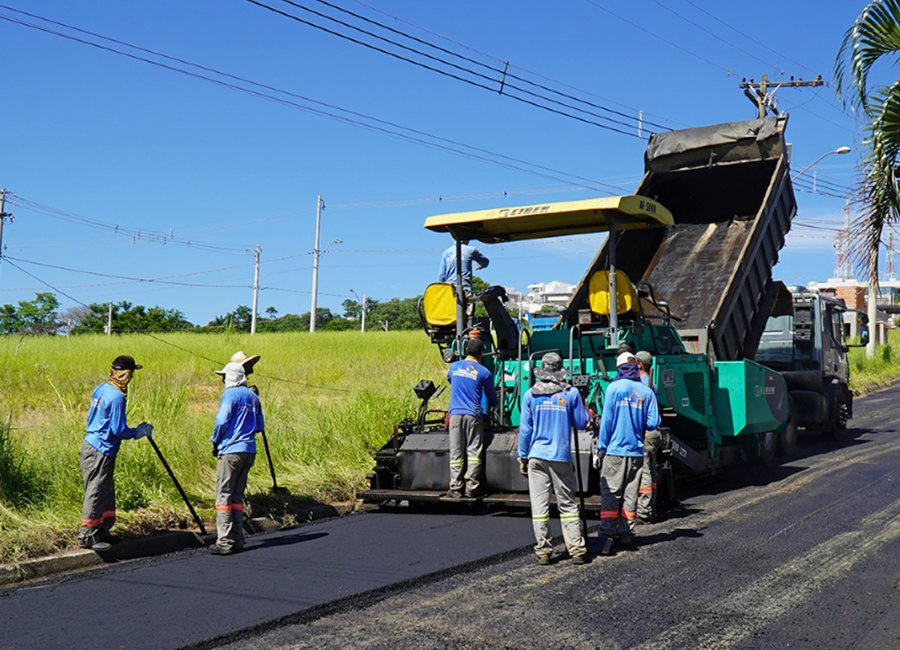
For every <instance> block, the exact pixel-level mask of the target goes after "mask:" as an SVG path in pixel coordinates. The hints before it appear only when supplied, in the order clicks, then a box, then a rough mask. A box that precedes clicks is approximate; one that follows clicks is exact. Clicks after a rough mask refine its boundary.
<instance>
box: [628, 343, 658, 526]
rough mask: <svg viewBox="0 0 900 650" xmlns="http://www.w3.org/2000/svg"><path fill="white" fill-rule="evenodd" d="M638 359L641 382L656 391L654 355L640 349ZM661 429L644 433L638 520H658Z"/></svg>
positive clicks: (636, 355) (636, 357) (648, 521)
mask: <svg viewBox="0 0 900 650" xmlns="http://www.w3.org/2000/svg"><path fill="white" fill-rule="evenodd" d="M634 356H635V359H637V366H638V371H639V372H640V374H641V383H642V384H644V385H645V386H649V387H650V388H652V389H653V392H654V393H655V392H656V386H654V385H653V378H652V377H651V375H650V370H651V368H652V367H653V355H652V354H650V353H649V352H647V351H646V350H639V351H638V352H637V354H635V355H634ZM659 443H660V433H659V429H651V430H650V431H647V433H645V434H644V464H643V466H642V467H641V487H640V489H639V490H638V503H637V517H638V521H642V522H647V523H650V522H652V521H655V520H656V481H657V468H656V452H657V451H658V450H659Z"/></svg>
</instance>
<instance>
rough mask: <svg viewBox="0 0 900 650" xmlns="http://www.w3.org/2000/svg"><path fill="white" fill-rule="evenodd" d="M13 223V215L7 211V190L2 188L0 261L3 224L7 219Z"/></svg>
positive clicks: (0, 199)
mask: <svg viewBox="0 0 900 650" xmlns="http://www.w3.org/2000/svg"><path fill="white" fill-rule="evenodd" d="M7 217H9V220H10V221H12V220H13V219H12V213H11V212H7V211H6V190H4V189H2V188H0V260H2V259H3V222H4V221H6V218H7Z"/></svg>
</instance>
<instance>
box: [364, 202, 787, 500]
mask: <svg viewBox="0 0 900 650" xmlns="http://www.w3.org/2000/svg"><path fill="white" fill-rule="evenodd" d="M674 224H675V221H674V219H673V216H672V214H671V213H670V212H669V210H668V209H666V208H665V207H664V206H663V205H662V204H660V203H659V202H657V201H655V200H652V199H650V198H647V197H645V196H640V195H633V196H620V197H607V198H598V199H588V200H582V201H571V202H563V203H547V204H539V205H529V206H518V207H511V208H498V209H490V210H481V211H475V212H465V213H457V214H448V215H438V216H433V217H429V218H428V219H427V220H426V222H425V227H426V228H428V229H430V230H432V231H435V232H445V233H449V234H451V235H452V236H453V238H454V239H455V240H456V241H457V243H458V245H459V242H461V241H463V240H477V241H480V242H483V243H485V244H493V243H500V242H510V241H521V240H527V239H537V238H546V237H560V236H568V235H579V234H593V233H599V232H607V233H609V236H608V241H607V246H606V247H605V250H606V257H605V264H604V265H603V266H604V268H602V269H595V270H592V272H591V273H590V274H589V276H587V277H586V280H585V287H584V292H583V297H584V300H583V308H581V309H578V310H576V311H575V312H574V313H575V318H574V319H573V321H572V322H568V321H567V320H566V319H564V318H562V319H561V320H560V323H559V325H558V326H557V327H556V328H554V329H552V330H548V331H539V332H529V331H528V330H527V329H524V328H522V327H521V323H520V322H517V321H516V320H515V319H513V318H512V317H511V316H510V314H509V313H508V312H507V310H506V309H505V307H504V305H503V298H504V297H505V293H504V292H503V290H502V288H500V287H491V288H490V289H488V290H487V291H485V292H483V293H482V294H481V295H480V296H478V299H480V300H481V301H482V302H483V303H484V305H485V307H486V309H487V313H488V314H489V317H488V318H487V319H482V320H480V321H479V320H475V321H474V322H470V321H469V320H468V319H467V317H466V316H465V314H466V304H465V301H466V296H465V294H464V293H463V291H462V288H461V287H460V286H457V287H453V286H452V285H447V284H440V283H438V284H436V285H431V286H429V288H428V289H426V291H425V294H424V296H423V301H422V317H423V325H424V326H425V329H426V331H427V332H428V333H429V336H430V337H431V339H432V341H434V342H435V343H436V344H437V345H438V346H439V347H440V348H441V350H442V353H443V356H444V360H445V361H448V362H449V361H452V360H453V359H454V358H457V357H458V355H459V352H460V350H463V349H464V347H463V346H464V343H465V341H466V340H467V339H468V338H469V337H472V336H480V337H481V338H482V340H483V341H484V342H485V350H486V354H485V356H484V360H483V363H484V365H485V366H486V367H487V368H488V369H489V370H490V371H491V373H492V375H493V378H494V386H495V388H496V391H497V394H498V396H499V398H500V404H499V406H498V407H496V408H495V409H493V410H492V412H491V413H490V414H489V416H488V417H487V419H486V421H487V425H486V427H485V458H484V459H483V467H484V477H485V485H486V489H487V495H486V496H485V497H483V498H482V499H481V500H480V501H483V502H484V503H485V504H503V505H506V506H510V505H520V506H525V505H527V504H528V497H527V492H528V485H527V481H526V479H525V478H524V477H523V476H521V475H520V474H519V471H518V462H517V442H518V424H519V414H520V411H519V409H520V404H521V401H522V397H523V395H524V393H525V391H527V390H528V388H529V387H530V386H531V385H532V384H533V383H534V369H535V367H537V366H538V365H539V364H540V359H541V357H542V356H543V355H544V354H545V353H547V352H551V351H553V352H557V353H559V354H560V355H561V356H562V357H563V359H564V363H565V366H566V368H567V369H568V370H569V372H570V374H571V375H572V381H573V384H574V385H575V386H576V387H577V388H578V389H579V390H580V391H581V393H582V395H583V396H584V398H585V401H586V403H587V405H588V406H589V408H591V409H593V410H594V412H595V413H597V414H602V405H603V399H604V395H605V391H606V387H607V386H608V385H609V383H610V382H611V381H613V379H614V376H615V358H616V356H617V354H618V348H619V346H620V344H622V343H626V344H628V345H630V346H631V347H632V349H633V350H647V351H649V352H651V353H652V354H653V356H654V363H653V367H652V377H653V382H654V384H655V386H656V387H657V390H658V395H659V401H660V407H661V410H662V412H663V415H664V424H665V430H664V442H665V445H664V447H665V453H666V454H668V455H670V456H671V458H672V459H674V460H677V461H679V462H680V464H681V465H683V466H684V467H685V468H688V469H689V470H690V471H705V470H708V469H711V468H715V467H718V466H721V465H723V464H726V463H727V462H730V461H732V460H737V459H742V458H743V459H746V458H761V459H766V458H769V457H770V456H772V455H774V450H775V440H776V439H777V433H778V432H779V431H780V430H782V429H784V428H785V427H786V426H788V424H789V421H790V413H789V399H788V395H787V390H786V388H785V382H784V378H783V377H782V376H781V375H780V374H779V373H777V372H775V371H772V370H770V369H768V368H765V367H763V366H760V365H759V364H756V363H755V362H753V361H750V360H747V359H741V360H733V361H732V360H727V361H716V360H714V359H713V357H711V356H710V355H709V354H707V353H706V352H689V351H688V350H687V349H686V348H685V345H684V342H683V340H682V338H681V335H680V333H679V331H678V328H677V327H676V319H677V315H675V314H672V313H671V312H670V310H669V307H668V305H667V304H666V302H665V301H663V300H660V299H657V296H656V295H655V292H654V288H653V286H652V284H650V283H647V282H644V281H640V282H638V283H637V284H635V283H634V282H633V281H632V280H631V278H630V277H629V276H628V275H627V274H626V273H625V272H623V271H622V270H621V269H619V268H618V267H617V260H616V250H617V243H618V238H619V237H621V236H622V235H623V234H624V233H629V234H631V233H637V232H641V231H646V232H650V231H659V232H664V231H665V230H666V229H671V228H672V227H673V225H674ZM655 239H656V240H658V239H659V237H658V236H657V237H655ZM457 257H459V255H458V256H457ZM460 275H461V274H459V273H457V277H459V276H460ZM454 316H455V318H454ZM442 381H443V379H442V380H440V381H438V382H437V383H442ZM414 390H415V392H416V395H417V396H418V397H419V398H420V399H421V407H420V409H419V413H418V415H417V416H416V417H415V418H409V419H407V420H404V421H403V422H401V423H399V425H398V426H397V427H396V429H395V431H394V432H393V433H392V434H391V435H390V437H389V440H388V441H387V443H386V444H385V445H384V446H383V447H382V448H381V449H380V450H378V451H377V453H376V455H375V468H374V471H373V472H372V473H371V474H370V475H369V489H367V490H364V491H363V492H361V493H360V497H361V498H362V499H363V500H365V501H368V502H389V501H393V502H402V501H407V502H409V503H420V502H428V501H439V500H440V499H441V496H442V494H443V493H444V492H445V491H446V490H447V488H448V482H449V461H448V453H449V436H448V431H447V425H446V419H445V418H444V417H440V414H438V417H435V414H434V411H433V410H432V409H429V408H428V402H429V400H430V399H432V398H433V396H434V395H435V394H436V392H437V391H438V390H439V388H437V387H436V384H435V382H434V381H429V380H423V381H421V382H419V384H417V385H416V387H415V389H414ZM598 417H599V415H598ZM595 422H596V420H595ZM573 438H574V439H573V443H574V444H573V449H574V450H575V457H576V470H577V472H576V475H577V476H578V481H579V485H578V490H579V492H580V494H581V496H582V497H583V498H584V502H585V508H586V509H587V510H597V509H599V497H598V495H599V477H598V476H597V472H596V471H595V470H594V469H593V468H592V466H591V465H592V464H591V450H592V448H593V446H594V444H595V441H594V440H595V439H594V431H593V430H591V429H589V430H587V431H578V432H573Z"/></svg>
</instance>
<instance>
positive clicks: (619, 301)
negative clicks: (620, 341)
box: [588, 271, 640, 316]
mask: <svg viewBox="0 0 900 650" xmlns="http://www.w3.org/2000/svg"><path fill="white" fill-rule="evenodd" d="M588 303H589V304H590V307H591V311H592V312H594V313H595V314H598V315H600V316H608V315H609V306H610V301H609V271H597V272H595V273H594V274H593V275H592V276H591V279H590V280H589V282H588ZM616 308H617V309H616V311H617V313H618V314H619V315H620V316H621V315H624V314H636V313H639V309H640V306H639V305H638V296H637V292H636V291H635V290H634V285H633V284H631V280H629V279H628V276H627V275H626V274H625V271H616Z"/></svg>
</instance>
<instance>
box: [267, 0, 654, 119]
mask: <svg viewBox="0 0 900 650" xmlns="http://www.w3.org/2000/svg"><path fill="white" fill-rule="evenodd" d="M314 1H315V2H318V3H319V4H323V5H325V6H327V7H331V8H332V9H335V10H337V11H340V12H341V13H344V14H347V15H350V16H353V17H354V18H357V19H359V20H362V21H364V22H366V23H369V24H370V25H376V26H378V27H381V28H382V29H385V30H387V31H389V32H391V33H392V34H397V35H399V36H402V37H404V38H408V39H410V40H411V41H414V42H416V43H420V44H422V45H425V46H426V47H430V48H434V49H436V50H438V51H439V52H444V53H445V54H449V55H450V56H454V57H457V58H459V59H461V60H463V61H468V62H469V63H473V64H475V65H477V66H480V67H482V68H484V69H486V70H490V71H492V72H496V73H498V74H500V75H503V77H505V78H507V79H515V80H516V81H521V82H523V83H526V84H529V85H530V86H534V87H535V88H540V89H541V90H546V91H547V92H550V93H553V94H554V95H558V96H560V97H565V98H566V99H571V100H573V101H576V102H579V103H581V104H584V105H586V106H591V107H593V108H596V109H598V110H601V111H605V112H607V113H610V114H612V115H618V116H620V117H624V118H626V119H628V120H631V121H633V122H639V121H642V122H643V124H649V125H651V126H656V127H658V128H660V129H663V130H668V127H665V126H663V125H662V124H657V123H655V122H652V121H650V120H640V118H636V117H634V116H633V115H629V114H628V113H623V112H622V111H617V110H614V109H612V108H609V107H607V106H603V105H602V104H597V103H595V102H591V101H588V100H585V99H581V98H580V97H576V96H574V95H571V94H569V93H564V92H562V91H559V90H555V89H553V88H550V87H548V86H546V85H544V84H540V83H537V82H535V81H531V80H529V79H526V78H524V77H521V76H519V75H515V74H512V73H510V72H509V69H508V62H507V65H506V67H504V69H500V68H495V67H493V66H490V65H488V64H486V63H482V62H481V61H478V60H476V59H473V58H471V57H468V56H465V55H463V54H459V53H458V52H454V51H452V50H450V49H447V48H444V47H441V46H440V45H435V44H434V43H431V42H429V41H426V40H424V39H421V38H418V37H416V36H413V35H412V34H409V33H407V32H404V31H402V30H399V29H395V28H393V27H391V26H389V25H385V24H384V23H381V22H379V21H377V20H372V19H371V18H368V17H366V16H363V15H361V14H358V13H356V12H353V11H350V10H349V9H345V8H343V7H340V6H338V5H336V4H334V3H331V2H328V1H327V0H314ZM282 2H286V3H288V4H291V5H294V6H298V5H297V4H296V3H294V2H291V1H290V0H282ZM572 108H574V107H572ZM589 114H592V113H589ZM598 117H599V116H598ZM617 123H618V124H623V125H624V126H636V124H631V123H627V124H626V123H623V122H617Z"/></svg>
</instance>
